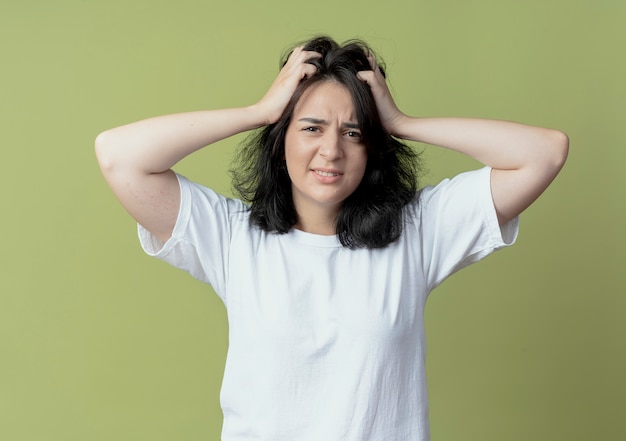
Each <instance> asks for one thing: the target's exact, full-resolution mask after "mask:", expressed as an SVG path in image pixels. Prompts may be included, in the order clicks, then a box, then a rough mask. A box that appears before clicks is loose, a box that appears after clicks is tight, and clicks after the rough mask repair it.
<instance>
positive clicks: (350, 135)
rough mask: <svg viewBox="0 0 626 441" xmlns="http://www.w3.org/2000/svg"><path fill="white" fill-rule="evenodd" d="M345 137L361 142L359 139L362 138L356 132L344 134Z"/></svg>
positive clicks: (351, 131) (359, 133)
mask: <svg viewBox="0 0 626 441" xmlns="http://www.w3.org/2000/svg"><path fill="white" fill-rule="evenodd" d="M345 135H346V136H347V137H348V138H354V139H355V140H359V141H360V140H361V138H363V135H361V132H357V131H355V130H350V131H348V132H346V133H345Z"/></svg>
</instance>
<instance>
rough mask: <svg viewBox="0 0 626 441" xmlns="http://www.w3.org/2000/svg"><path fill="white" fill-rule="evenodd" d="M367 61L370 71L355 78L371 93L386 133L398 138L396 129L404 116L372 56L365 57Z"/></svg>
mask: <svg viewBox="0 0 626 441" xmlns="http://www.w3.org/2000/svg"><path fill="white" fill-rule="evenodd" d="M367 59H368V61H369V63H370V67H371V68H372V69H371V70H362V71H360V72H358V73H357V77H358V78H359V79H360V80H361V81H364V82H365V83H367V85H368V86H369V87H370V90H371V91H372V95H373V96H374V100H375V101H376V107H377V108H378V115H379V116H380V120H381V122H382V123H383V126H384V127H385V130H387V132H388V133H390V134H391V135H394V136H398V128H397V126H398V125H399V122H400V120H401V119H402V118H403V117H405V116H406V115H405V114H404V113H402V112H401V111H400V109H398V106H397V105H396V103H395V101H394V100H393V97H392V96H391V92H390V91H389V88H388V87H387V81H386V80H385V75H384V74H383V72H382V71H381V70H380V69H379V67H378V64H376V59H375V58H374V56H373V55H372V54H368V55H367Z"/></svg>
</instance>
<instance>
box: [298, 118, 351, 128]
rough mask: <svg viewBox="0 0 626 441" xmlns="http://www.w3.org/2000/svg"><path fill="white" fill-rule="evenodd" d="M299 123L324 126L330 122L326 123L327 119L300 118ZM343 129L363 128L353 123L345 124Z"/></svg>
mask: <svg viewBox="0 0 626 441" xmlns="http://www.w3.org/2000/svg"><path fill="white" fill-rule="evenodd" d="M298 121H302V122H309V123H312V124H320V125H322V126H327V125H328V121H326V120H325V119H318V118H300V119H299V120H298ZM341 127H346V128H348V129H360V128H361V127H359V124H357V123H353V122H345V123H343V124H342V125H341Z"/></svg>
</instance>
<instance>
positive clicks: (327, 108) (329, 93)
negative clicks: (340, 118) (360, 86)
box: [294, 81, 355, 117]
mask: <svg viewBox="0 0 626 441" xmlns="http://www.w3.org/2000/svg"><path fill="white" fill-rule="evenodd" d="M311 112H313V113H316V114H331V115H335V114H341V115H344V116H350V117H354V116H355V115H354V103H353V101H352V96H351V95H350V91H349V90H348V88H347V87H346V86H344V85H343V84H340V83H337V82H335V81H324V82H320V83H316V84H313V85H311V86H310V87H309V88H308V89H307V90H305V91H304V93H303V94H302V96H301V97H300V99H299V100H298V102H297V104H296V106H295V108H294V113H295V114H296V115H298V114H303V113H311ZM309 116H310V115H309Z"/></svg>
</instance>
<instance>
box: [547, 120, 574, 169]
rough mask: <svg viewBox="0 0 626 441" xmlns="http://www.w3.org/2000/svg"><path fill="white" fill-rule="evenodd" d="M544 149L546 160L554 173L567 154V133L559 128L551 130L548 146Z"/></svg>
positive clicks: (561, 165) (563, 163) (561, 164)
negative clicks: (546, 155)
mask: <svg viewBox="0 0 626 441" xmlns="http://www.w3.org/2000/svg"><path fill="white" fill-rule="evenodd" d="M545 151H546V153H547V154H548V160H547V161H546V162H547V163H548V164H549V165H550V167H551V168H553V170H554V172H555V173H554V174H555V175H556V174H557V173H558V172H559V171H560V170H561V168H563V165H565V161H566V160H567V155H568V154H569V137H568V136H567V134H566V133H564V132H561V131H559V130H551V131H550V136H549V142H548V148H547V149H546V150H545Z"/></svg>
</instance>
